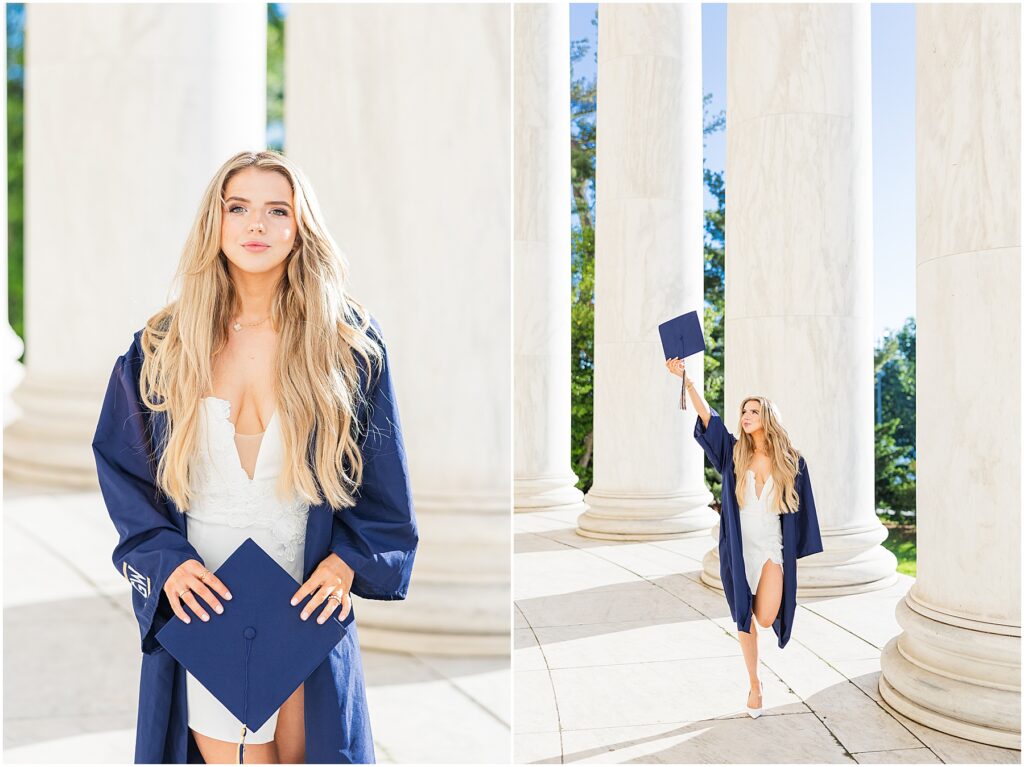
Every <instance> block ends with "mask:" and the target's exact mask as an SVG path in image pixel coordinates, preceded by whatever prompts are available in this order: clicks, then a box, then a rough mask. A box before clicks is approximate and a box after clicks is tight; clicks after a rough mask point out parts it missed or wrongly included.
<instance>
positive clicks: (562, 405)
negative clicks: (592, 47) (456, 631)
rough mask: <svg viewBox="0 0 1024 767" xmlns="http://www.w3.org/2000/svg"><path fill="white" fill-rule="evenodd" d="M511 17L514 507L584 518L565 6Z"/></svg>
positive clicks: (539, 6)
mask: <svg viewBox="0 0 1024 767" xmlns="http://www.w3.org/2000/svg"><path fill="white" fill-rule="evenodd" d="M513 8H514V10H513V13H514V24H515V55H514V57H513V60H514V61H515V76H514V78H513V80H514V89H515V91H514V96H513V99H514V102H513V103H514V109H513V114H514V118H513V119H514V125H515V136H514V140H515V151H514V152H513V157H514V162H515V172H514V174H513V175H514V184H515V197H514V205H515V213H514V215H513V221H514V222H515V223H514V226H515V232H514V245H513V247H514V249H515V255H514V259H513V263H514V267H513V268H514V270H515V290H514V295H515V307H514V312H515V371H516V374H515V421H514V426H513V432H514V434H515V441H514V442H515V464H514V467H515V508H516V511H540V510H556V509H557V510H567V509H568V510H579V511H583V510H584V509H585V508H586V507H585V506H584V504H583V493H581V492H580V491H579V489H577V488H576V480H577V477H576V475H575V474H574V473H573V472H572V470H571V469H570V468H569V456H570V445H571V418H570V414H571V407H572V401H571V397H570V382H571V375H572V373H571V370H570V364H569V363H570V359H569V353H570V347H571V330H572V327H571V317H570V305H569V294H570V289H571V273H570V272H571V255H572V243H571V237H570V235H571V232H570V226H569V219H570V213H571V206H570V198H569V195H568V194H567V193H566V189H568V187H569V181H570V178H569V176H570V168H569V160H570V136H569V116H570V112H569V5H568V4H567V3H555V4H550V5H548V4H543V3H517V4H516V5H514V6H513Z"/></svg>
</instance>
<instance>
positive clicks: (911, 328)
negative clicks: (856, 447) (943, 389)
mask: <svg viewBox="0 0 1024 767" xmlns="http://www.w3.org/2000/svg"><path fill="white" fill-rule="evenodd" d="M916 350H917V324H916V322H915V321H914V318H913V317H910V318H908V319H907V320H906V321H905V322H904V323H903V327H901V328H899V329H898V330H896V331H890V332H888V333H887V334H886V335H885V337H883V338H882V339H881V341H879V342H878V344H877V345H876V346H875V382H876V383H875V506H876V507H877V508H880V509H890V510H893V511H915V510H916V508H917V500H916V493H917V447H916V430H917V421H916V407H917V405H916V396H917V388H916V380H917V352H916Z"/></svg>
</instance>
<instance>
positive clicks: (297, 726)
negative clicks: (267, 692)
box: [274, 684, 306, 764]
mask: <svg viewBox="0 0 1024 767" xmlns="http://www.w3.org/2000/svg"><path fill="white" fill-rule="evenodd" d="M304 696H305V690H304V685H301V684H300V685H299V687H298V689H297V690H296V691H295V692H293V693H292V694H291V696H290V697H289V698H288V700H286V701H285V702H284V704H282V706H281V710H280V711H279V712H278V714H277V729H276V730H275V731H274V742H275V743H277V752H278V755H279V756H280V757H281V764H302V763H304V762H305V761H306V716H305V704H304Z"/></svg>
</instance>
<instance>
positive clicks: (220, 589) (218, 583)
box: [199, 567, 231, 602]
mask: <svg viewBox="0 0 1024 767" xmlns="http://www.w3.org/2000/svg"><path fill="white" fill-rule="evenodd" d="M203 572H204V573H206V575H205V576H203V575H202V573H200V576H201V577H200V578H199V579H200V580H201V581H202V582H203V583H204V584H205V585H207V586H209V587H210V588H211V589H213V590H214V591H216V592H217V593H218V594H220V595H221V596H222V597H224V598H225V599H231V592H230V591H228V587H227V586H225V585H224V582H223V581H222V580H221V579H220V578H218V577H217V576H216V575H214V574H213V573H212V572H210V571H209V570H207V569H206V568H205V567H204V568H203ZM206 601H207V602H209V601H210V600H208V599H207V600H206Z"/></svg>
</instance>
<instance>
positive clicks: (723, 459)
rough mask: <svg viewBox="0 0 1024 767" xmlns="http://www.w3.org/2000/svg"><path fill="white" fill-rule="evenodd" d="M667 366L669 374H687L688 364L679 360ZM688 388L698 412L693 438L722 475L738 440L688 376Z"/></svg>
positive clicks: (672, 360) (674, 359)
mask: <svg viewBox="0 0 1024 767" xmlns="http://www.w3.org/2000/svg"><path fill="white" fill-rule="evenodd" d="M665 366H666V367H667V368H668V369H669V372H671V373H673V374H674V375H677V376H680V377H682V376H683V374H684V373H685V372H686V362H685V361H684V360H681V359H678V358H673V359H670V360H667V361H666V362H665ZM686 388H687V390H688V391H689V392H690V401H691V402H693V407H694V409H695V410H696V411H697V419H696V422H695V423H694V425H693V438H694V439H695V440H697V443H698V444H699V445H700V446H701V447H702V448H704V453H705V454H706V455H707V457H708V460H709V461H711V465H712V466H714V467H715V471H717V472H718V473H719V474H722V473H723V472H724V471H725V469H726V467H727V466H728V465H729V461H730V459H731V458H732V449H733V445H735V444H736V438H735V437H734V436H733V435H732V434H730V433H729V430H728V429H726V428H725V424H724V423H722V418H721V416H719V415H718V413H717V412H715V409H714V408H712V407H711V406H710V405H708V403H707V402H705V401H704V397H702V396H701V394H700V392H699V391H697V387H696V385H695V384H694V383H693V380H692V379H691V378H690V377H689V376H686Z"/></svg>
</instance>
